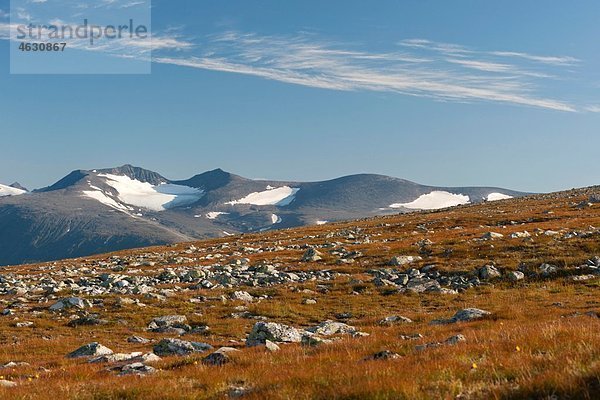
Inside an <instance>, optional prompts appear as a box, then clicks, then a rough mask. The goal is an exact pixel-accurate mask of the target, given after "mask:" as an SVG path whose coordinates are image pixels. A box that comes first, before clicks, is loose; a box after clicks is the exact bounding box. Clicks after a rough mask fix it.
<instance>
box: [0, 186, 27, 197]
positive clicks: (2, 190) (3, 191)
mask: <svg viewBox="0 0 600 400" xmlns="http://www.w3.org/2000/svg"><path fill="white" fill-rule="evenodd" d="M25 193H27V192H26V191H25V190H22V189H17V188H14V187H11V186H6V185H2V184H0V197H4V196H19V195H21V194H25Z"/></svg>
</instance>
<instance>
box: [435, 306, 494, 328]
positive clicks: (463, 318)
mask: <svg viewBox="0 0 600 400" xmlns="http://www.w3.org/2000/svg"><path fill="white" fill-rule="evenodd" d="M491 314H492V313H490V312H489V311H485V310H480V309H479V308H465V309H464V310H460V311H457V312H456V314H454V316H452V318H450V319H437V320H434V321H432V322H431V324H432V325H444V324H454V323H457V322H468V321H474V320H477V319H481V318H483V317H485V316H487V315H491Z"/></svg>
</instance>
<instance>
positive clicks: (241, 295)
mask: <svg viewBox="0 0 600 400" xmlns="http://www.w3.org/2000/svg"><path fill="white" fill-rule="evenodd" d="M231 300H241V301H243V302H245V303H252V302H253V301H254V297H252V295H251V294H250V293H248V292H244V291H237V292H233V294H232V295H231Z"/></svg>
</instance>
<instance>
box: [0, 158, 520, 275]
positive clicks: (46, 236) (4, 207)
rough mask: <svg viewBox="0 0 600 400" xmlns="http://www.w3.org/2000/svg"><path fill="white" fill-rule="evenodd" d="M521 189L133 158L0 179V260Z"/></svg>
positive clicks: (323, 219) (405, 208)
mask: <svg viewBox="0 0 600 400" xmlns="http://www.w3.org/2000/svg"><path fill="white" fill-rule="evenodd" d="M526 194H527V193H523V192H517V191H513V190H507V189H501V188H493V187H457V188H450V187H434V186H426V185H420V184H417V183H414V182H410V181H407V180H404V179H398V178H393V177H389V176H383V175H373V174H359V175H350V176H345V177H341V178H337V179H333V180H328V181H322V182H292V181H270V180H252V179H247V178H243V177H241V176H238V175H234V174H231V173H229V172H226V171H223V170H221V169H215V170H212V171H208V172H204V173H202V174H199V175H195V176H193V177H192V178H190V179H187V180H170V179H167V178H165V177H163V176H162V175H160V174H158V173H156V172H152V171H149V170H145V169H142V168H139V167H134V166H131V165H124V166H122V167H118V168H110V169H99V170H76V171H73V172H71V173H70V174H68V175H67V176H65V177H64V178H62V179H60V180H59V181H57V182H56V183H54V184H53V185H51V186H48V187H45V188H42V189H37V190H33V191H31V192H29V191H27V190H26V189H25V188H23V187H22V186H21V185H19V184H17V183H15V184H13V185H10V186H7V185H0V265H9V264H22V263H30V262H39V261H49V260H56V259H64V258H70V257H81V256H85V255H91V254H97V253H103V252H110V251H116V250H122V249H128V248H135V247H143V246H152V245H161V244H169V243H176V242H182V241H191V240H196V239H202V238H209V237H219V236H227V235H232V234H238V233H246V232H259V231H265V230H271V229H279V228H288V227H295V226H303V225H311V224H325V223H328V222H334V221H340V220H348V219H357V218H363V217H370V216H375V215H387V214H394V213H401V212H409V211H414V210H434V209H441V208H446V207H451V206H457V205H463V204H469V203H478V202H483V201H493V200H502V199H506V198H510V197H519V196H524V195H526Z"/></svg>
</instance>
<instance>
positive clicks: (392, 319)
mask: <svg viewBox="0 0 600 400" xmlns="http://www.w3.org/2000/svg"><path fill="white" fill-rule="evenodd" d="M412 322H413V321H412V319H410V318H406V317H403V316H402V315H390V316H389V317H385V318H384V319H382V320H381V321H379V325H393V324H410V323H412Z"/></svg>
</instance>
